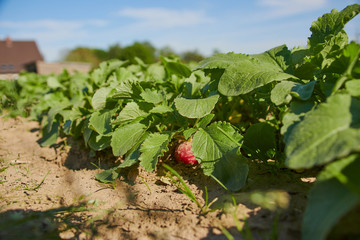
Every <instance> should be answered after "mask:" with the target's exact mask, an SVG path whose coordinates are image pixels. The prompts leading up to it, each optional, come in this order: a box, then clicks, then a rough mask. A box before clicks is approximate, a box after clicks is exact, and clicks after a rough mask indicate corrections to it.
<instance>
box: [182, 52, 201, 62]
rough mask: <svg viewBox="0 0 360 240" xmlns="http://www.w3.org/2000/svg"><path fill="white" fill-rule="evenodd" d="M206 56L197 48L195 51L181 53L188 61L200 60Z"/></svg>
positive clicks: (185, 60) (183, 58)
mask: <svg viewBox="0 0 360 240" xmlns="http://www.w3.org/2000/svg"><path fill="white" fill-rule="evenodd" d="M204 58H205V57H204V56H203V55H202V54H200V53H199V52H198V51H197V50H194V51H186V52H183V53H182V54H181V59H182V60H183V61H184V62H186V63H189V62H200V61H201V60H203V59H204Z"/></svg>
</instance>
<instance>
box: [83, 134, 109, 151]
mask: <svg viewBox="0 0 360 240" xmlns="http://www.w3.org/2000/svg"><path fill="white" fill-rule="evenodd" d="M110 141H111V136H103V135H100V134H98V133H96V132H95V131H92V132H91V135H90V137H89V141H88V142H87V144H88V145H89V147H90V148H91V149H92V150H94V151H101V150H104V149H105V148H107V147H109V146H110Z"/></svg>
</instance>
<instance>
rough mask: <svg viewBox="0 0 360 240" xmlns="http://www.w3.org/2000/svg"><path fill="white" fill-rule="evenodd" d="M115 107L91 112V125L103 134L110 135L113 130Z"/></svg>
mask: <svg viewBox="0 0 360 240" xmlns="http://www.w3.org/2000/svg"><path fill="white" fill-rule="evenodd" d="M114 112H115V111H114V109H112V110H109V109H102V110H100V111H96V112H94V113H92V114H91V117H90V120H89V127H91V128H92V129H93V130H95V131H96V132H97V133H99V134H101V135H109V134H111V132H112V126H111V117H112V116H113V114H114Z"/></svg>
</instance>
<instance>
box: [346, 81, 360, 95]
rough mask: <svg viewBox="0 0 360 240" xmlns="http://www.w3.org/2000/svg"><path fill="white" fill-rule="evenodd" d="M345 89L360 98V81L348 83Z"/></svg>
mask: <svg viewBox="0 0 360 240" xmlns="http://www.w3.org/2000/svg"><path fill="white" fill-rule="evenodd" d="M345 87H346V90H348V92H349V93H350V95H351V96H354V97H360V79H355V80H350V81H347V82H346V83H345Z"/></svg>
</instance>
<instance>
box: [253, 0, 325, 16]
mask: <svg viewBox="0 0 360 240" xmlns="http://www.w3.org/2000/svg"><path fill="white" fill-rule="evenodd" d="M326 4H327V0H258V2H257V5H258V6H261V7H265V8H268V10H269V15H268V17H272V18H277V17H283V16H289V15H296V14H299V13H303V12H308V11H314V10H318V9H321V8H322V7H324V6H325V5H326Z"/></svg>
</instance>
